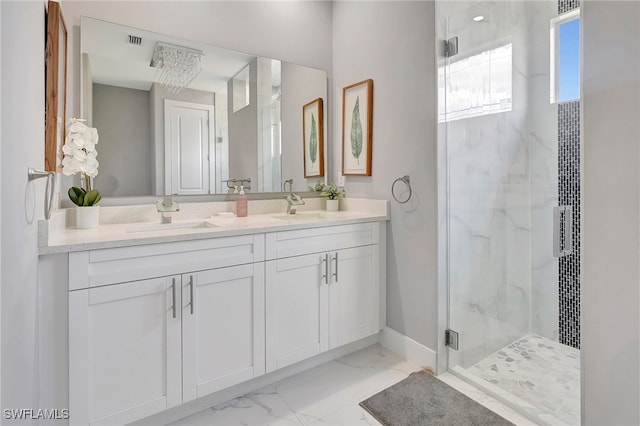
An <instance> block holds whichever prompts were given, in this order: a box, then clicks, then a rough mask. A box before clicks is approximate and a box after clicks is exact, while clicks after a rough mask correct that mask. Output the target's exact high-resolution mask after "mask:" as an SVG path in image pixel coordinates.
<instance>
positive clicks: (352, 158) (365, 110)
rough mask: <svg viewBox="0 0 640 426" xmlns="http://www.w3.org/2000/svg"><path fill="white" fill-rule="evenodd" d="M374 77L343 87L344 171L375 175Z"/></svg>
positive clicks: (344, 173) (349, 173)
mask: <svg viewBox="0 0 640 426" xmlns="http://www.w3.org/2000/svg"><path fill="white" fill-rule="evenodd" d="M372 125H373V80H371V79H369V80H364V81H361V82H359V83H355V84H351V85H349V86H346V87H345V88H343V89H342V174H343V175H344V176H349V175H352V176H371V141H372V139H371V129H372Z"/></svg>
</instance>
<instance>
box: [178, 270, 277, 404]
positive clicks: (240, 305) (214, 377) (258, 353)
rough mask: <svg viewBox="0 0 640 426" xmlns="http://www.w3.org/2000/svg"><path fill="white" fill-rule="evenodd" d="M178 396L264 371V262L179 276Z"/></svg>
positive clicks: (195, 393) (190, 396) (187, 397)
mask: <svg viewBox="0 0 640 426" xmlns="http://www.w3.org/2000/svg"><path fill="white" fill-rule="evenodd" d="M182 286H183V294H182V300H183V303H182V345H183V348H182V351H183V352H182V353H183V400H184V402H186V401H190V400H192V399H195V398H199V397H201V396H204V395H207V394H209V393H211V392H215V391H217V390H220V389H223V388H226V387H229V386H232V385H235V384H236V383H240V382H243V381H245V380H249V379H251V378H254V377H257V376H259V375H262V374H264V370H265V364H264V350H265V349H264V333H265V332H264V327H265V325H264V264H262V263H256V264H248V265H240V266H233V267H228V268H220V269H213V270H209V271H202V272H198V273H194V274H186V275H183V276H182Z"/></svg>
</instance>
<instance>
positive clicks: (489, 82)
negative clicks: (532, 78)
mask: <svg viewBox="0 0 640 426" xmlns="http://www.w3.org/2000/svg"><path fill="white" fill-rule="evenodd" d="M511 50H512V49H511V43H508V44H505V45H502V46H499V47H495V48H492V49H488V50H484V51H482V52H480V53H476V54H474V55H471V56H467V57H466V58H464V57H463V58H460V59H457V60H455V61H453V60H452V62H451V64H450V65H449V73H448V76H447V79H448V81H447V84H446V87H445V84H444V72H445V69H444V67H440V68H439V70H438V71H439V72H438V74H439V75H438V78H439V80H440V82H439V84H438V86H439V90H440V91H441V93H440V96H443V95H444V93H442V91H444V90H446V99H447V108H446V112H445V111H439V121H440V122H444V121H453V120H460V119H463V118H471V117H479V116H482V115H487V114H495V113H499V112H506V111H511V104H512V102H511V91H512V53H511Z"/></svg>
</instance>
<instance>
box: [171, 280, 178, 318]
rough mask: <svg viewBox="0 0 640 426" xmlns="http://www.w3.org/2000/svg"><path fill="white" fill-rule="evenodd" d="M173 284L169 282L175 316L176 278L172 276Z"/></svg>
mask: <svg viewBox="0 0 640 426" xmlns="http://www.w3.org/2000/svg"><path fill="white" fill-rule="evenodd" d="M172 281H173V284H171V293H172V294H173V317H174V318H175V317H176V309H177V307H176V279H175V278H172Z"/></svg>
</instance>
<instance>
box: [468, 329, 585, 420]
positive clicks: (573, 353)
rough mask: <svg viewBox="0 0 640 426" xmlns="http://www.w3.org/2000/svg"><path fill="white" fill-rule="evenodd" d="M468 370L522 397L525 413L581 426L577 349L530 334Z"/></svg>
mask: <svg viewBox="0 0 640 426" xmlns="http://www.w3.org/2000/svg"><path fill="white" fill-rule="evenodd" d="M468 371H469V372H470V373H472V374H475V375H477V376H479V377H481V378H482V379H484V380H485V381H488V382H489V383H491V384H492V385H495V386H496V387H498V388H499V389H502V390H504V391H506V392H508V393H509V394H511V395H513V396H515V397H517V398H520V399H521V400H522V401H524V402H525V404H526V405H527V409H526V410H525V411H527V412H529V411H531V412H532V413H533V414H534V415H535V416H536V417H537V418H540V419H544V418H546V419H547V420H546V421H545V423H549V424H568V425H579V424H580V351H579V350H578V349H575V348H572V347H570V346H566V345H563V344H560V343H558V342H555V341H553V340H549V339H547V338H544V337H541V336H537V335H534V334H528V335H526V336H524V337H523V338H521V339H519V340H517V341H515V342H513V343H511V344H510V345H508V346H506V347H505V348H503V349H501V350H499V351H497V352H495V353H494V354H492V355H490V356H489V357H487V358H485V359H483V360H482V361H480V362H478V363H477V364H475V365H473V366H472V367H471V368H469V369H468ZM531 406H533V407H534V408H533V409H532V408H531ZM549 415H551V416H553V417H551V416H549ZM554 417H555V419H554Z"/></svg>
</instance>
